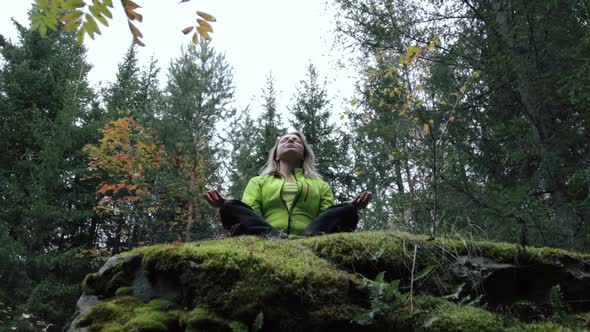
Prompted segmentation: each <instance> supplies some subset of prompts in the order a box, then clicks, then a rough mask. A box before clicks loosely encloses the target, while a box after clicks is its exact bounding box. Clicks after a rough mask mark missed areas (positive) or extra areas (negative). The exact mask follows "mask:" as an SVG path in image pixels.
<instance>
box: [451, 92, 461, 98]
mask: <svg viewBox="0 0 590 332" xmlns="http://www.w3.org/2000/svg"><path fill="white" fill-rule="evenodd" d="M451 96H454V97H459V93H458V92H451Z"/></svg>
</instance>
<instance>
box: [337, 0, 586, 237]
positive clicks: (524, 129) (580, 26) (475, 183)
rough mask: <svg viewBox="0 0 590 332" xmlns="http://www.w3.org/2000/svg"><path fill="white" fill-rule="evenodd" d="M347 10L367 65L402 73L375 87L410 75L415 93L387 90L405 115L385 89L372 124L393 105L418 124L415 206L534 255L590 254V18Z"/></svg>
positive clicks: (486, 5) (408, 6)
mask: <svg viewBox="0 0 590 332" xmlns="http://www.w3.org/2000/svg"><path fill="white" fill-rule="evenodd" d="M337 2H338V4H339V5H340V7H341V9H342V10H343V11H344V12H346V15H344V16H343V17H347V18H350V20H346V21H343V22H341V24H340V26H339V29H340V31H341V32H342V33H344V34H345V35H347V36H349V37H352V38H353V39H354V40H355V45H356V46H360V49H361V50H362V51H363V52H364V59H370V60H369V61H368V63H373V62H379V61H380V60H379V58H380V57H381V58H386V59H388V60H389V61H390V63H391V65H390V66H389V68H390V69H391V70H377V71H374V70H373V71H371V70H366V71H365V74H366V75H365V80H366V81H371V80H372V79H373V78H374V76H375V75H380V76H381V77H383V78H385V77H391V76H392V75H399V77H400V78H401V79H402V84H401V85H400V86H401V87H405V88H406V90H407V91H405V92H404V91H399V90H398V91H396V90H395V88H396V86H391V87H384V88H383V91H382V92H386V93H388V94H392V96H393V95H396V94H398V93H402V94H403V96H404V98H405V101H403V102H402V104H401V105H400V106H401V107H398V106H396V105H388V102H387V101H386V100H383V98H382V97H375V96H374V95H375V94H378V93H379V91H378V89H371V88H368V89H367V90H365V91H366V93H367V96H366V99H365V100H366V101H367V102H369V101H370V99H371V98H373V101H374V102H375V104H374V105H373V106H370V108H368V109H367V110H368V111H369V115H368V116H372V113H374V112H375V111H378V108H379V105H380V104H381V107H387V106H392V107H391V108H390V111H391V112H402V113H403V112H407V114H411V117H410V118H409V119H412V120H414V119H417V120H414V123H415V124H416V125H417V127H418V128H417V130H414V131H410V132H409V133H410V135H409V137H410V138H411V140H410V141H409V142H411V141H413V142H415V143H416V144H417V145H416V146H415V147H416V149H413V150H412V149H410V150H408V151H409V152H410V154H409V155H408V158H409V159H408V161H410V163H409V164H408V166H409V168H410V169H409V171H410V172H407V173H412V174H413V175H410V176H406V177H405V178H404V180H403V187H404V188H408V189H410V190H411V188H412V187H414V188H416V189H418V188H421V189H420V192H421V193H417V194H415V195H412V199H413V200H415V201H416V203H418V202H420V205H422V204H423V203H424V204H426V205H425V207H426V209H425V211H426V210H430V211H426V213H424V214H423V218H427V219H428V218H430V219H432V220H437V219H440V218H437V216H440V215H442V214H444V215H445V216H446V217H445V220H439V221H440V222H444V224H446V225H448V226H451V227H453V228H455V229H456V227H459V228H461V227H464V226H466V227H467V226H469V225H468V224H469V223H473V222H477V227H480V228H481V229H483V230H484V231H485V233H486V234H487V235H492V236H494V237H496V238H499V239H510V240H518V241H520V242H522V243H523V244H526V243H527V242H528V243H536V244H541V245H557V244H559V245H563V246H567V247H578V248H585V247H587V246H588V245H589V243H590V242H588V241H587V240H588V239H587V237H586V236H585V235H584V234H587V232H586V231H584V230H587V227H588V222H587V219H588V208H587V202H588V197H589V196H588V195H589V191H588V185H587V184H588V177H587V176H585V175H583V174H586V170H587V167H586V166H585V165H586V164H585V163H586V162H587V155H588V151H587V150H588V144H587V142H588V140H587V134H588V133H587V130H586V129H587V126H586V123H587V121H588V116H587V111H586V110H587V107H585V106H587V103H585V101H587V100H588V99H587V98H586V96H587V95H588V94H587V90H586V92H582V90H581V89H580V87H581V86H582V85H583V83H582V82H586V81H587V79H586V77H587V75H586V74H587V73H588V66H587V63H588V61H587V58H586V57H584V56H582V54H586V53H584V52H587V51H588V46H589V44H588V43H586V42H585V41H586V40H587V39H586V37H587V36H588V29H587V22H588V21H589V17H588V11H587V10H580V8H581V7H580V5H579V3H578V2H575V1H562V2H535V3H528V2H524V1H513V0H506V1H499V2H498V1H497V2H493V3H492V2H484V1H475V2H465V1H449V2H445V3H440V2H439V1H431V2H430V4H431V6H430V7H429V6H425V5H423V4H418V3H417V2H414V1H393V2H392V1H360V2H359V1H349V0H339V1H337ZM418 6H420V8H422V10H417V8H419V7H418ZM359 22H363V23H362V24H360V23H359ZM580 41H582V42H580ZM373 59H375V60H373ZM365 63H366V62H365ZM585 75H586V76H585ZM408 88H409V89H408ZM400 90H401V89H400ZM372 95H373V96H372ZM381 101H383V103H381ZM404 104H406V106H407V108H404V107H403V105H404ZM431 120H432V122H431ZM412 132H413V134H411V133H412ZM417 138H420V139H419V140H418V139H417ZM409 147H410V146H409ZM465 207H470V208H465ZM433 212H434V213H433ZM466 220H467V221H469V223H467V224H465V223H464V221H466ZM527 225H528V227H527ZM531 225H534V226H535V227H530V226H531ZM527 230H528V231H527ZM549 233H551V234H552V236H548V235H547V234H549ZM514 234H520V235H519V236H518V237H515V236H514ZM525 237H526V239H525Z"/></svg>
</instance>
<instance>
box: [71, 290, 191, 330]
mask: <svg viewBox="0 0 590 332" xmlns="http://www.w3.org/2000/svg"><path fill="white" fill-rule="evenodd" d="M180 326H181V314H180V312H179V311H178V310H173V305H172V303H170V302H168V301H166V300H161V299H157V300H152V301H150V302H149V303H146V304H144V303H142V302H141V301H139V300H137V299H135V298H133V297H130V296H120V297H115V298H113V299H111V300H109V301H104V302H100V303H98V304H97V305H95V306H94V307H92V309H90V311H89V312H88V313H86V314H85V315H84V316H82V317H81V318H80V322H79V323H78V327H88V328H89V330H90V331H124V332H139V331H143V332H145V331H154V332H155V331H177V330H179V329H180Z"/></svg>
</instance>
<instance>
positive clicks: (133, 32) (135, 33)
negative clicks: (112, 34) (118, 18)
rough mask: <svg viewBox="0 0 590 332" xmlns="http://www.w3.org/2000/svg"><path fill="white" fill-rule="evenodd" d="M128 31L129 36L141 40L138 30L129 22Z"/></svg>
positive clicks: (141, 36)
mask: <svg viewBox="0 0 590 332" xmlns="http://www.w3.org/2000/svg"><path fill="white" fill-rule="evenodd" d="M129 30H131V34H132V35H133V37H134V38H143V35H142V34H141V31H139V29H138V28H137V27H136V26H135V25H133V24H132V23H131V22H129Z"/></svg>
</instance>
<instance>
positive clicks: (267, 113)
mask: <svg viewBox="0 0 590 332" xmlns="http://www.w3.org/2000/svg"><path fill="white" fill-rule="evenodd" d="M274 80H275V79H274V77H273V76H272V74H269V75H268V77H267V79H266V87H265V88H264V89H263V90H262V98H263V104H262V114H261V115H260V117H259V118H258V123H259V124H260V125H259V130H258V134H257V135H256V156H257V157H256V161H257V164H258V165H259V167H262V165H264V164H265V163H266V161H267V160H268V152H269V151H270V149H272V147H273V146H274V144H275V142H276V141H277V138H278V137H279V136H280V135H282V134H283V132H284V131H285V129H284V128H283V127H282V121H281V116H280V113H279V112H278V110H277V91H276V90H275V81H274Z"/></svg>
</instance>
